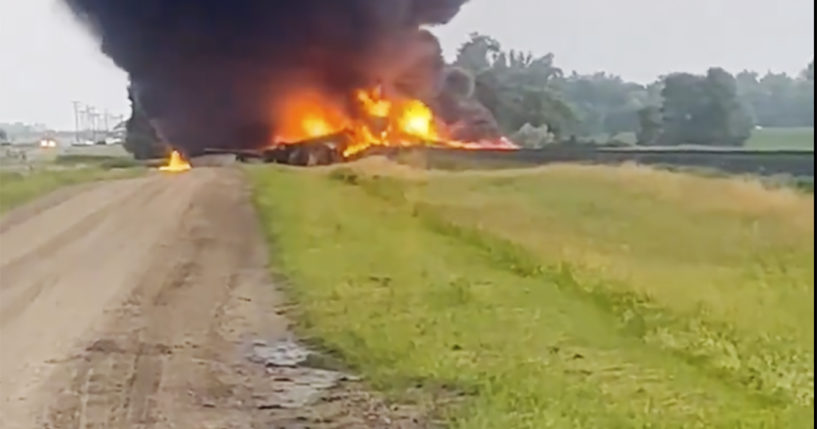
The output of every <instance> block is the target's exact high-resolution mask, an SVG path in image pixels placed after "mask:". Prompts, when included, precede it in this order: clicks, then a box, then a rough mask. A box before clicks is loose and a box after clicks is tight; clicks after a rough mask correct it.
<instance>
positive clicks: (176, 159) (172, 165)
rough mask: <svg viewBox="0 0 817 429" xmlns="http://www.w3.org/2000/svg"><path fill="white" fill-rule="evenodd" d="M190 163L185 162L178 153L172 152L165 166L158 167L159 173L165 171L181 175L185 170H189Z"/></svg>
mask: <svg viewBox="0 0 817 429" xmlns="http://www.w3.org/2000/svg"><path fill="white" fill-rule="evenodd" d="M190 168H192V167H190V163H188V162H187V161H185V159H184V158H183V157H182V155H181V154H180V153H179V152H178V151H175V150H174V151H173V152H172V153H171V154H170V160H168V162H167V165H164V166H162V167H159V171H167V172H170V173H182V172H185V171H187V170H190Z"/></svg>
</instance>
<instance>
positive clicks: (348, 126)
mask: <svg viewBox="0 0 817 429" xmlns="http://www.w3.org/2000/svg"><path fill="white" fill-rule="evenodd" d="M354 96H355V97H354V99H353V101H356V102H357V103H358V106H359V111H360V112H362V113H363V114H364V115H361V116H365V117H360V118H353V117H352V116H351V115H349V114H347V113H346V112H345V110H344V109H343V108H342V107H340V103H334V102H332V101H331V100H329V99H328V98H327V97H325V96H323V95H322V94H321V93H319V92H317V91H300V92H297V93H295V94H294V95H291V96H290V97H289V98H288V99H286V100H285V102H284V103H283V107H284V108H283V109H282V111H281V112H280V115H279V117H278V118H277V120H276V123H277V124H279V130H278V131H279V135H278V136H277V140H278V142H281V141H283V142H297V141H303V140H307V139H311V138H316V137H322V136H328V135H332V134H336V133H340V132H346V133H349V135H351V136H352V140H353V141H352V142H351V143H350V144H348V145H347V146H346V147H345V148H344V150H343V155H344V157H347V158H348V157H350V156H352V155H355V154H357V153H360V152H362V151H364V150H366V149H368V148H370V147H372V146H417V145H442V146H447V147H453V148H462V149H483V148H491V149H498V148H499V149H501V148H504V149H510V148H516V147H515V145H513V144H512V143H510V141H508V140H507V139H501V141H499V142H489V143H487V144H485V143H482V142H458V141H455V140H452V139H449V138H447V137H446V134H447V133H446V132H445V130H444V129H442V128H440V125H439V124H438V122H437V120H436V118H435V117H434V113H433V112H432V110H431V108H429V107H428V106H427V105H426V104H425V103H423V102H422V101H420V100H416V99H408V98H399V97H398V98H386V97H384V95H383V92H382V89H381V88H380V87H379V86H378V87H375V88H373V89H361V90H358V91H356V92H355V94H354Z"/></svg>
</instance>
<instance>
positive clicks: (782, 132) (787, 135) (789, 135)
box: [592, 127, 814, 150]
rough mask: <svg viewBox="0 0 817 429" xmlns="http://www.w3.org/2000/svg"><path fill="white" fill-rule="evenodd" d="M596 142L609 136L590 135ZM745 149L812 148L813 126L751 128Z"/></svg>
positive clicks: (625, 136)
mask: <svg viewBox="0 0 817 429" xmlns="http://www.w3.org/2000/svg"><path fill="white" fill-rule="evenodd" d="M592 138H593V139H595V140H596V141H598V142H606V141H607V139H608V138H609V136H607V135H598V136H594V137H592ZM616 140H618V141H621V142H625V143H630V144H635V143H636V138H635V133H622V134H619V135H618V136H617V137H616ZM745 148H746V149H757V150H795V149H799V150H814V128H812V127H792V128H763V129H760V130H752V136H751V137H750V138H749V140H748V141H747V142H746V145H745Z"/></svg>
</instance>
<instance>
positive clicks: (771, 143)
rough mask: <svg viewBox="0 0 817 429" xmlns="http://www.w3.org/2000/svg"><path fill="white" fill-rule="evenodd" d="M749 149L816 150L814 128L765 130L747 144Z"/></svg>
mask: <svg viewBox="0 0 817 429" xmlns="http://www.w3.org/2000/svg"><path fill="white" fill-rule="evenodd" d="M746 147H747V148H749V149H811V150H814V128H764V129H762V130H755V131H754V132H753V133H752V138H750V139H749V141H748V142H746Z"/></svg>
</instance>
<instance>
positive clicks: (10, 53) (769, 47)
mask: <svg viewBox="0 0 817 429" xmlns="http://www.w3.org/2000/svg"><path fill="white" fill-rule="evenodd" d="M58 3H59V0H25V1H17V0H0V16H2V17H3V22H2V25H0V55H2V58H0V122H11V121H24V122H43V123H46V124H48V125H50V126H53V127H57V128H65V129H70V128H72V126H73V112H72V107H71V101H72V100H79V101H84V102H86V103H88V104H93V105H96V106H97V107H98V108H100V109H105V108H107V109H110V110H111V111H112V112H115V113H123V114H125V113H127V111H128V110H127V100H126V98H125V96H126V94H125V85H126V83H127V79H126V77H125V74H124V73H123V72H122V71H120V70H118V69H117V68H116V67H115V66H114V65H113V63H112V62H111V61H110V60H108V59H107V58H105V56H104V55H102V54H101V53H100V52H99V49H98V46H97V44H96V42H95V41H94V39H93V38H92V37H90V36H88V35H87V34H86V32H85V31H84V30H83V29H82V28H81V27H80V26H79V25H78V24H77V23H76V22H75V21H74V20H73V19H72V18H71V17H70V16H69V13H68V12H67V11H65V10H64V8H61V7H60V6H58ZM813 16H814V4H813V2H811V1H810V0H779V1H760V0H689V1H685V2H678V1H674V0H652V1H646V0H620V1H617V2H609V1H607V0H580V1H574V0H502V1H500V0H471V2H470V3H469V4H468V5H467V6H465V8H464V9H463V11H462V12H461V13H460V15H459V16H457V17H456V18H455V19H454V20H453V21H452V22H451V23H450V24H449V25H447V26H445V27H442V28H438V29H435V30H434V32H435V33H436V34H438V35H439V37H440V40H441V43H442V45H443V48H444V49H445V51H446V54H447V55H453V53H454V52H455V50H456V47H457V46H458V45H459V43H461V42H462V41H464V40H465V39H466V38H467V35H468V33H469V32H472V31H480V32H484V33H487V34H490V35H492V36H494V37H496V38H497V39H499V40H500V42H502V43H503V45H505V46H506V47H507V48H519V49H527V50H532V51H534V52H537V53H545V52H549V51H550V52H554V53H555V54H556V62H557V65H559V66H561V67H562V68H564V69H565V70H568V71H570V70H578V71H579V72H593V71H598V70H606V71H609V72H612V73H616V74H620V75H622V76H623V77H624V78H626V79H631V80H636V81H641V82H645V81H650V80H653V79H654V78H655V77H657V76H658V75H660V74H663V73H666V72H669V71H678V70H685V71H693V72H699V71H703V70H704V69H706V68H707V67H708V66H710V65H720V66H723V67H725V68H726V69H728V70H731V71H739V70H741V69H744V68H749V69H755V70H759V71H761V72H763V71H766V70H774V71H786V72H789V73H797V72H798V71H799V70H800V69H802V68H803V67H804V66H805V64H806V63H808V61H810V60H811V58H812V57H813V52H814V44H813V32H814V20H813Z"/></svg>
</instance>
